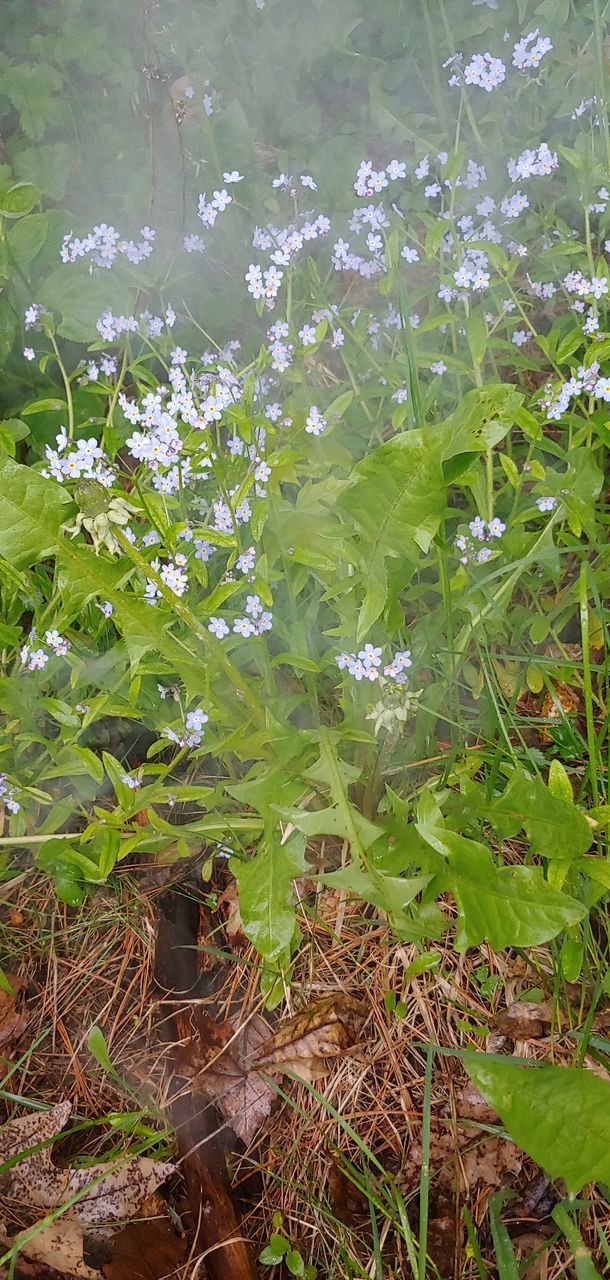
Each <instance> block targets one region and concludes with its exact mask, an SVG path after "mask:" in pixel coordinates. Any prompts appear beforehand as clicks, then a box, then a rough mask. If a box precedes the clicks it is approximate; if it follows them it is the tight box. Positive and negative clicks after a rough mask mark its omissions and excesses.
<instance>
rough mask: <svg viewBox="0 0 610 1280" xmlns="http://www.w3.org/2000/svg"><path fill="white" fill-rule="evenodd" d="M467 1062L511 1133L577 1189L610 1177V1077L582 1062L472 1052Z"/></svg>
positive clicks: (573, 1191)
mask: <svg viewBox="0 0 610 1280" xmlns="http://www.w3.org/2000/svg"><path fill="white" fill-rule="evenodd" d="M464 1065H465V1067H466V1070H467V1071H468V1074H469V1076H470V1078H471V1079H472V1080H473V1081H474V1083H475V1085H476V1086H477V1089H479V1090H480V1092H481V1093H482V1094H483V1097H484V1098H485V1099H486V1101H487V1102H488V1103H489V1105H490V1106H491V1107H493V1109H494V1111H497V1113H498V1115H499V1116H500V1118H501V1120H502V1123H503V1124H504V1125H505V1127H506V1128H507V1130H508V1132H509V1133H510V1136H511V1138H513V1140H514V1141H515V1142H516V1143H518V1145H519V1146H520V1147H522V1148H523V1150H524V1151H526V1152H527V1154H528V1155H529V1156H531V1157H532V1159H533V1160H535V1161H536V1163H537V1164H539V1165H542V1167H543V1169H546V1171H547V1173H549V1174H550V1175H551V1177H552V1178H563V1179H564V1181H565V1183H566V1186H567V1189H568V1191H569V1192H570V1193H571V1194H576V1193H577V1192H579V1191H580V1189H581V1187H583V1186H584V1185H585V1183H587V1182H603V1183H607V1182H610V1083H608V1081H607V1080H602V1079H600V1077H599V1076H596V1075H594V1074H593V1072H592V1071H586V1070H584V1069H581V1068H577V1067H555V1066H543V1067H539V1068H538V1067H534V1068H530V1067H520V1066H516V1065H515V1064H514V1063H512V1062H502V1061H498V1060H497V1059H493V1058H491V1057H487V1055H486V1054H474V1053H467V1054H465V1056H464Z"/></svg>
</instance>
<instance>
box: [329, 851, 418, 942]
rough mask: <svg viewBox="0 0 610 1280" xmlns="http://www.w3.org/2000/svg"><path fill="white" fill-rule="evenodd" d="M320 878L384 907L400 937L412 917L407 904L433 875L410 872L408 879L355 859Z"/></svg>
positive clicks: (332, 886)
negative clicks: (368, 866)
mask: <svg viewBox="0 0 610 1280" xmlns="http://www.w3.org/2000/svg"><path fill="white" fill-rule="evenodd" d="M320 878H321V879H322V880H323V881H324V883H325V884H329V885H330V886H331V888H334V889H346V890H347V892H348V893H353V894H354V895H355V896H356V897H359V898H363V899H364V901H365V902H370V903H371V904H372V906H374V907H379V908H380V910H381V911H385V913H386V915H387V916H388V919H389V921H390V924H391V925H392V928H393V929H394V930H395V931H396V933H397V934H398V936H399V937H400V934H401V927H404V926H405V925H408V924H409V923H410V917H406V916H405V908H406V907H408V905H409V903H411V902H413V899H414V898H416V897H417V895H418V893H421V892H422V889H425V887H426V885H427V884H429V883H430V880H431V879H432V877H431V876H430V875H422V876H411V877H410V878H406V879H403V878H402V877H401V876H386V875H383V874H382V872H380V871H375V870H374V869H373V868H370V869H368V870H364V868H362V867H359V866H358V865H357V863H355V862H352V863H351V864H350V866H349V867H342V868H341V869H340V870H339V871H331V872H330V873H329V874H328V875H324V876H321V877H320Z"/></svg>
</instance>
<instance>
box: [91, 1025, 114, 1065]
mask: <svg viewBox="0 0 610 1280" xmlns="http://www.w3.org/2000/svg"><path fill="white" fill-rule="evenodd" d="M87 1048H88V1050H89V1053H91V1054H93V1057H94V1058H95V1061H96V1062H98V1063H99V1065H100V1067H103V1069H104V1071H106V1072H107V1073H108V1075H109V1076H115V1077H116V1074H117V1073H116V1070H115V1068H114V1067H113V1065H112V1060H111V1057H110V1053H109V1051H108V1045H107V1043H106V1037H105V1035H104V1032H103V1031H102V1030H101V1028H100V1027H98V1026H95V1025H94V1026H92V1027H91V1030H90V1031H89V1034H88V1036H87Z"/></svg>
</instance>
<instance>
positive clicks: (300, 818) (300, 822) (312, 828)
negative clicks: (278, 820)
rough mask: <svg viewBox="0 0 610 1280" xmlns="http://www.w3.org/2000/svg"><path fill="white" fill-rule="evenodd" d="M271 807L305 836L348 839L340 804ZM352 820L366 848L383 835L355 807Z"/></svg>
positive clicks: (343, 813)
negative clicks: (329, 806) (308, 809)
mask: <svg viewBox="0 0 610 1280" xmlns="http://www.w3.org/2000/svg"><path fill="white" fill-rule="evenodd" d="M273 808H274V809H275V811H276V812H277V813H279V815H280V817H282V818H284V819H285V821H287V822H292V824H293V826H294V827H296V829H297V831H303V832H304V834H305V835H307V836H319V835H328V836H339V837H340V838H341V839H342V840H349V838H350V832H349V830H348V825H347V821H346V817H345V812H344V810H343V808H342V807H341V806H340V805H333V806H332V807H331V808H328V809H316V810H314V811H310V812H308V811H307V810H306V809H289V808H286V807H285V806H284V805H282V806H280V805H274V806H273ZM352 820H353V823H354V826H355V828H356V831H357V832H358V835H359V837H360V840H361V841H362V846H363V848H364V849H367V848H368V846H369V845H371V844H373V843H374V841H375V840H378V839H379V837H380V836H382V835H383V828H382V827H377V826H375V824H374V823H373V822H369V820H368V818H365V817H364V814H362V813H358V811H357V810H356V809H352Z"/></svg>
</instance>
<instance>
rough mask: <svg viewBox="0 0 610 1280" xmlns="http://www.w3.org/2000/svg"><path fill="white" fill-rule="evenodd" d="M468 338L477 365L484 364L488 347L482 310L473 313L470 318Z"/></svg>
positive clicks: (467, 331) (467, 323) (467, 326)
mask: <svg viewBox="0 0 610 1280" xmlns="http://www.w3.org/2000/svg"><path fill="white" fill-rule="evenodd" d="M466 337H467V339H468V346H469V347H470V354H471V356H472V359H473V361H474V363H475V365H479V364H482V362H483V360H484V358H485V348H486V346H487V325H486V323H485V315H484V311H483V309H482V308H481V309H480V310H479V309H477V310H476V311H473V312H472V315H471V316H469V318H468V320H467V322H466Z"/></svg>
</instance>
